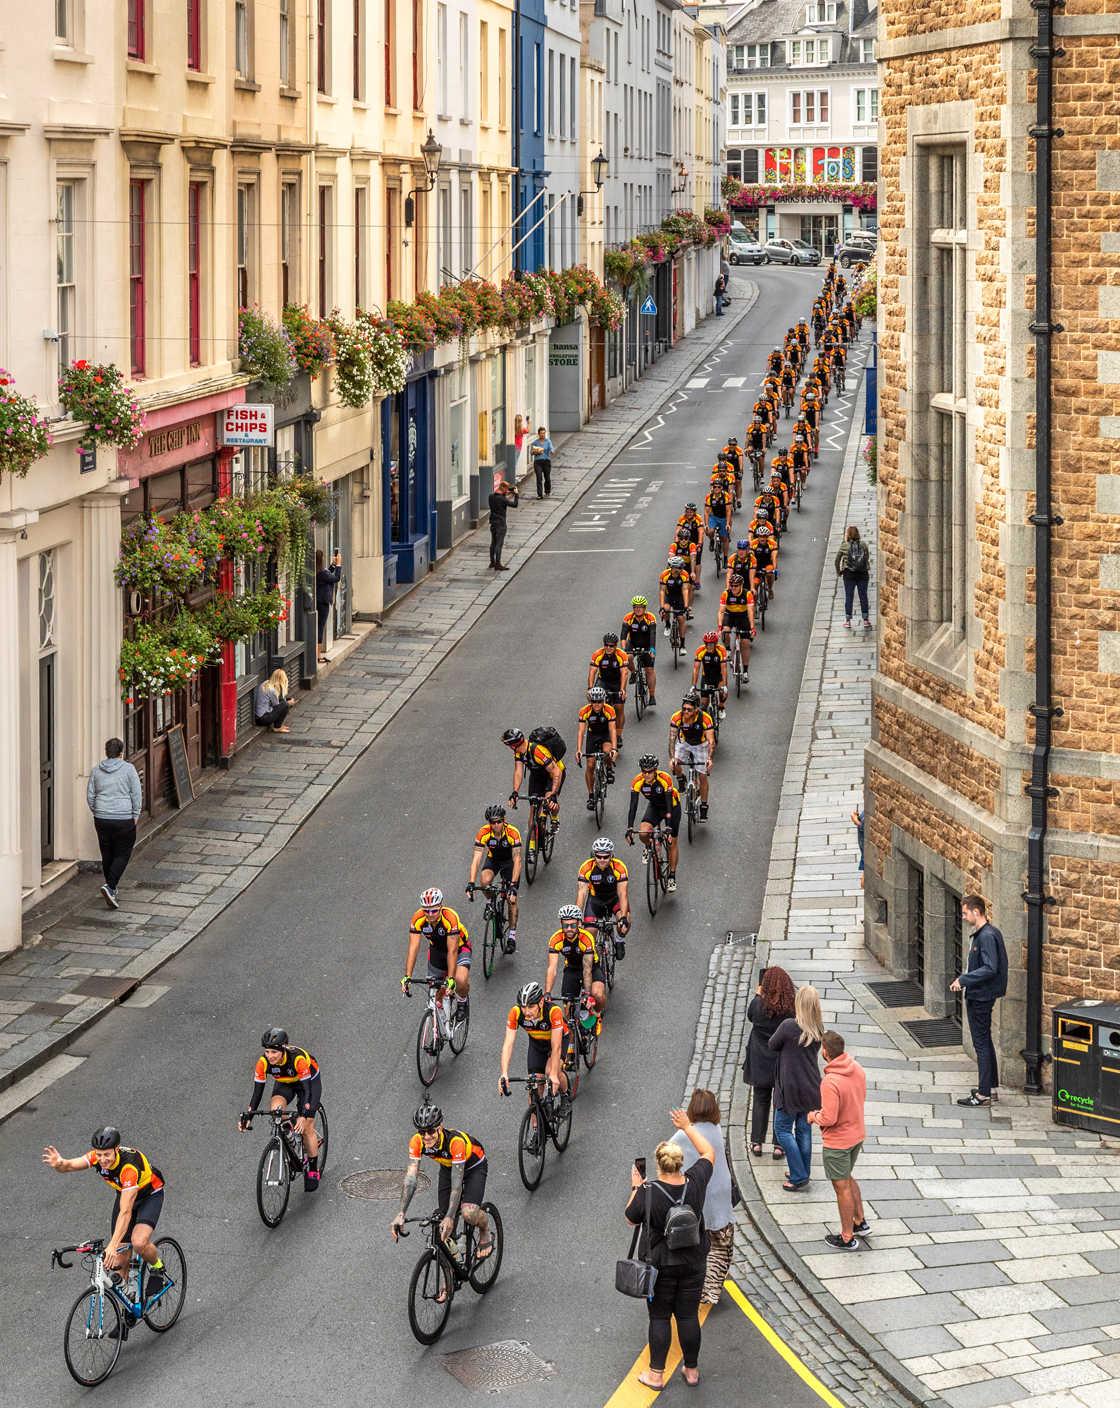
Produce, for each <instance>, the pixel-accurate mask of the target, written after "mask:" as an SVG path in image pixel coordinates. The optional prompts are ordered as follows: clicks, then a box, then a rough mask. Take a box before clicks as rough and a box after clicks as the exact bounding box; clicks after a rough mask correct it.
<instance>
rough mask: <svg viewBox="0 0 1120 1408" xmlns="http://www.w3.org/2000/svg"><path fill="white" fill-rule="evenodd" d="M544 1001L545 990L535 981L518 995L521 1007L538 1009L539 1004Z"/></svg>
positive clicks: (528, 984) (527, 984) (529, 983)
mask: <svg viewBox="0 0 1120 1408" xmlns="http://www.w3.org/2000/svg"><path fill="white" fill-rule="evenodd" d="M543 1001H544V988H542V987H541V985H540V983H538V982H537V981H536V980H535V979H534V980H533V981H532V982H528V983H526V984H525V986H524V987H523V988H522V989H521V991H520V992H519V993H518V994H517V1003H518V1006H519V1007H536V1005H537V1003H538V1002H543Z"/></svg>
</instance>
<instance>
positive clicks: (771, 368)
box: [766, 347, 782, 374]
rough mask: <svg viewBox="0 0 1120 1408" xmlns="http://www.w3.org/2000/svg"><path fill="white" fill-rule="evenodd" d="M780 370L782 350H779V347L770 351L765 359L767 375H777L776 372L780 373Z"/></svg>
mask: <svg viewBox="0 0 1120 1408" xmlns="http://www.w3.org/2000/svg"><path fill="white" fill-rule="evenodd" d="M781 369H782V349H781V348H780V347H775V348H774V349H773V350H772V351H771V353H770V355H769V356H768V357H767V358H766V370H767V373H769V372H774V373H775V374H777V373H778V372H780V371H781Z"/></svg>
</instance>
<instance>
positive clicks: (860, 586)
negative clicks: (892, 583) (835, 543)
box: [836, 523, 871, 630]
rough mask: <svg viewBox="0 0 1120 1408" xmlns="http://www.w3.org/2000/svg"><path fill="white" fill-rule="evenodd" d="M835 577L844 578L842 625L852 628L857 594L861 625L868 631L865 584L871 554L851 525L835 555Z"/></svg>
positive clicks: (867, 577) (869, 627)
mask: <svg viewBox="0 0 1120 1408" xmlns="http://www.w3.org/2000/svg"><path fill="white" fill-rule="evenodd" d="M836 575H837V576H838V577H843V578H844V625H845V627H846V628H847V629H848V630H851V628H852V602H853V598H854V597H855V594H856V592H857V591H858V592H859V604H860V608H861V610H862V611H863V624H864V626H865V627H866V628H867V629H868V630H870V629H871V619H870V616H869V614H868V610H867V583H868V580H869V579H870V577H871V554H870V553H869V552H868V551H867V544H866V543H865V542H864V541H863V539H862V538H861V537H860V535H859V529H858V528H857V527H856V526H855V524H854V523H853V524H852V526H851V527H850V528H849V529H848V533H847V536H846V537H845V539H844V546H843V547H842V548H841V549H840V551H839V552H838V553H837V554H836Z"/></svg>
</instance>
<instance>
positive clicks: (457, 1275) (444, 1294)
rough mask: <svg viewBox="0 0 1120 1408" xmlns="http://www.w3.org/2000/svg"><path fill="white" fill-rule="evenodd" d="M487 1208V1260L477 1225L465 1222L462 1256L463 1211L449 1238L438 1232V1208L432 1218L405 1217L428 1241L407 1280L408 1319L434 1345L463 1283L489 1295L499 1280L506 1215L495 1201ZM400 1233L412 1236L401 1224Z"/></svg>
mask: <svg viewBox="0 0 1120 1408" xmlns="http://www.w3.org/2000/svg"><path fill="white" fill-rule="evenodd" d="M482 1211H483V1212H484V1213H485V1214H486V1217H487V1220H488V1222H489V1224H490V1237H491V1243H490V1245H491V1248H492V1250H491V1251H490V1254H489V1256H486V1257H483V1258H480V1257H479V1255H478V1247H477V1245H476V1243H477V1238H478V1229H477V1228H475V1227H472V1226H471V1225H470V1223H464V1224H463V1228H462V1230H463V1234H464V1236H463V1255H462V1256H461V1257H460V1255H459V1244H458V1241H457V1240H456V1238H457V1234H458V1232H459V1230H460V1228H459V1216H458V1214H457V1215H456V1217H455V1225H454V1226H453V1227H452V1229H451V1236H450V1237H449V1238H448V1239H447V1241H446V1242H445V1241H444V1240H443V1239H442V1238H441V1237H440V1235H439V1225H440V1223H441V1222H442V1221H443V1219H442V1218H441V1217H440V1214H439V1211H438V1210H437V1211H436V1212H434V1213H432V1215H431V1216H430V1217H406V1218H405V1222H406V1223H413V1222H414V1223H417V1224H418V1225H419V1226H420V1227H421V1228H422V1229H423V1231H424V1235H425V1238H426V1241H427V1247H426V1249H425V1251H424V1252H423V1253H422V1254H421V1256H420V1260H419V1261H418V1262H417V1263H416V1265H415V1266H414V1267H413V1269H412V1279H411V1280H410V1281H409V1283H408V1323H409V1325H410V1326H411V1327H412V1333H413V1334H414V1335H415V1337H416V1338H417V1339H418V1340H419V1341H420V1343H421V1344H435V1342H436V1340H438V1339H439V1337H440V1335H442V1334H443V1331H444V1329H445V1327H446V1325H447V1317H448V1316H449V1315H450V1314H451V1302H452V1300H453V1299H454V1298H455V1292H456V1291H458V1290H459V1289H460V1288H461V1287H462V1285H463V1283H464V1281H467V1282H469V1283H470V1286H471V1289H472V1290H473V1291H476V1292H477V1293H478V1294H479V1295H480V1296H484V1295H485V1294H486V1292H487V1291H488V1290H489V1289H490V1287H491V1286H492V1285H493V1284H494V1282H495V1281H496V1280H497V1279H498V1272H499V1271H500V1270H501V1266H502V1251H503V1249H504V1246H505V1234H504V1232H503V1231H502V1219H501V1215H500V1214H499V1212H498V1209H497V1208H496V1207H495V1206H494V1204H493V1203H483V1204H482ZM400 1235H401V1236H402V1237H407V1236H409V1235H410V1234H409V1233H408V1232H406V1231H405V1230H404V1228H403V1227H402V1228H401V1231H400Z"/></svg>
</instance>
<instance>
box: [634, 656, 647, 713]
mask: <svg viewBox="0 0 1120 1408" xmlns="http://www.w3.org/2000/svg"><path fill="white" fill-rule="evenodd" d="M634 663H635V667H636V669H637V674H636V675H635V676H634V713H635V714H637V716H638V721H639V722H641V718H642V715H643V714H644V713H645V711H646V672H645V667H644V666H643V665H640V664H638V662H637V661H635V662H634Z"/></svg>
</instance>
